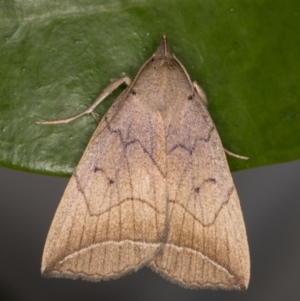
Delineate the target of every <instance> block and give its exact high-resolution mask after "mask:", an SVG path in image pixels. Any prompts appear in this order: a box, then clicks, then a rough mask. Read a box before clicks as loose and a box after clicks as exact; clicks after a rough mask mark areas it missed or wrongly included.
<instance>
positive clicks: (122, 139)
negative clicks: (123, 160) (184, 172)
mask: <svg viewBox="0 0 300 301" xmlns="http://www.w3.org/2000/svg"><path fill="white" fill-rule="evenodd" d="M105 122H106V124H107V128H108V130H109V132H110V133H116V134H117V135H118V136H119V138H120V140H121V143H122V144H123V147H124V148H125V149H126V148H127V147H128V146H129V145H131V144H134V143H139V145H140V146H141V148H142V150H143V151H144V153H145V154H147V155H148V157H149V158H150V159H151V161H152V162H153V164H154V165H155V166H156V168H157V169H158V171H159V172H160V174H161V175H162V176H163V177H166V175H165V174H164V172H163V171H162V170H161V168H160V167H159V166H158V164H157V162H156V161H155V159H154V158H153V156H152V154H150V153H149V151H148V150H147V149H146V147H145V146H144V145H143V144H142V142H141V141H140V140H139V139H137V138H135V139H132V140H130V141H125V140H124V138H123V135H122V132H121V130H119V129H117V130H113V129H112V128H111V126H110V125H109V123H108V121H107V119H106V118H105Z"/></svg>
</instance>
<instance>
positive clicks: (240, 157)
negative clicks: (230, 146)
mask: <svg viewBox="0 0 300 301" xmlns="http://www.w3.org/2000/svg"><path fill="white" fill-rule="evenodd" d="M223 149H224V152H225V153H227V154H228V155H229V156H232V157H236V158H238V159H242V160H248V159H249V158H248V157H244V156H241V155H238V154H235V153H232V152H230V151H229V150H227V149H226V148H225V147H223Z"/></svg>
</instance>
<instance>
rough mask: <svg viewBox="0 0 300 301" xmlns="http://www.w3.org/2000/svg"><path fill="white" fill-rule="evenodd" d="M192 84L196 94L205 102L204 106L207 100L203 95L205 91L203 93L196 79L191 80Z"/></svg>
mask: <svg viewBox="0 0 300 301" xmlns="http://www.w3.org/2000/svg"><path fill="white" fill-rule="evenodd" d="M193 86H194V88H195V89H196V91H197V93H198V95H199V96H200V98H201V100H202V101H203V103H204V104H205V106H207V105H208V101H207V98H206V96H205V93H204V91H203V89H202V88H201V87H200V86H199V85H198V83H197V82H196V81H195V82H193Z"/></svg>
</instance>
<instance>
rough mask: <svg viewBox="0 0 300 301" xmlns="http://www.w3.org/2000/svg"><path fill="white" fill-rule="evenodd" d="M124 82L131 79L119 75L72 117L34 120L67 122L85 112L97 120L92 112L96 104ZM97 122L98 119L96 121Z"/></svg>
mask: <svg viewBox="0 0 300 301" xmlns="http://www.w3.org/2000/svg"><path fill="white" fill-rule="evenodd" d="M123 83H126V84H127V86H128V85H130V83H131V79H130V78H129V77H128V76H124V77H121V78H119V79H117V80H115V81H113V82H112V83H110V84H109V85H108V86H107V87H106V88H105V89H104V90H103V91H102V92H101V93H100V95H99V96H98V97H97V98H96V100H95V101H94V102H93V103H92V105H91V106H89V107H88V108H87V109H85V110H84V111H83V112H81V113H78V114H76V115H74V116H72V117H69V118H66V119H61V120H50V121H36V122H35V123H36V124H60V123H69V122H71V121H73V120H75V119H77V118H79V117H81V116H83V115H86V114H92V116H93V118H94V119H95V120H96V121H97V119H96V117H95V115H94V114H93V111H94V109H95V108H96V107H97V106H98V104H99V103H100V102H101V101H102V100H103V99H105V98H106V97H107V96H108V95H109V94H110V93H111V92H113V91H114V90H115V89H117V88H118V87H119V86H120V85H121V84H123ZM97 122H98V121H97Z"/></svg>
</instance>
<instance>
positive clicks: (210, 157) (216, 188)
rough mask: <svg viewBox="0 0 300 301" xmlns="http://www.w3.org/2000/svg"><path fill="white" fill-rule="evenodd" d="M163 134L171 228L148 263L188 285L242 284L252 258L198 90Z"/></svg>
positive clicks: (233, 286) (220, 151)
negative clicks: (155, 254)
mask: <svg viewBox="0 0 300 301" xmlns="http://www.w3.org/2000/svg"><path fill="white" fill-rule="evenodd" d="M191 95H192V94H191ZM166 137H167V138H166V139H167V185H168V194H169V214H168V219H169V220H168V224H169V234H168V239H167V243H166V245H165V247H164V249H163V253H161V255H158V256H157V257H156V259H155V260H154V261H153V262H151V263H150V267H151V268H152V269H154V270H155V271H157V272H159V273H160V274H161V275H162V276H164V277H166V278H167V279H169V280H171V281H173V282H175V283H178V284H180V285H183V286H185V287H189V288H223V289H238V290H241V289H245V288H246V287H247V286H248V282H249V276H250V261H249V251H248V242H247V236H246V231H245V225H244V221H243V216H242V212H241V208H240V203H239V198H238V195H237V192H236V189H235V186H234V184H233V180H232V177H231V174H230V171H229V167H228V164H227V160H226V157H225V154H224V151H223V147H222V143H221V141H220V138H219V136H218V133H217V131H216V129H215V127H214V124H213V122H212V120H211V118H210V116H209V113H208V112H207V109H206V106H205V105H204V102H203V101H202V100H201V99H200V97H199V95H198V94H193V95H192V97H189V98H188V97H187V100H186V101H185V102H183V104H182V108H178V110H177V115H174V116H172V119H171V122H169V124H167V125H166Z"/></svg>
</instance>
